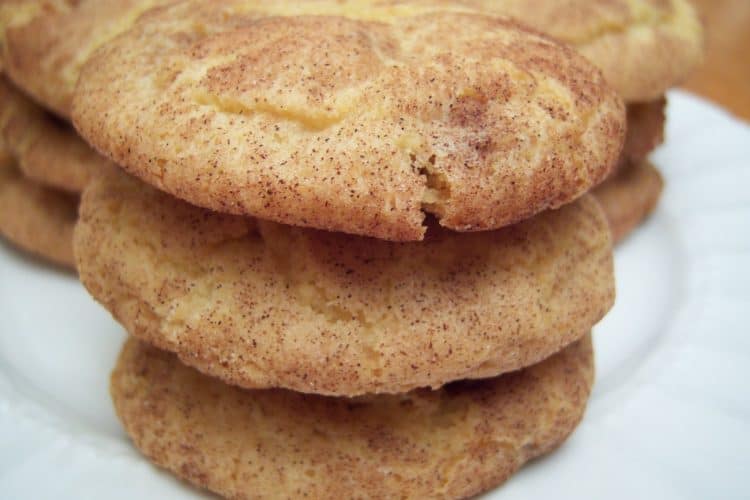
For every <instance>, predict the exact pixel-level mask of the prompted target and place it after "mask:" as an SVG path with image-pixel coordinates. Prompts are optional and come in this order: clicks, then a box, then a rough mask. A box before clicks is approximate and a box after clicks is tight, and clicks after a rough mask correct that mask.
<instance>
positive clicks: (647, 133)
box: [618, 97, 667, 170]
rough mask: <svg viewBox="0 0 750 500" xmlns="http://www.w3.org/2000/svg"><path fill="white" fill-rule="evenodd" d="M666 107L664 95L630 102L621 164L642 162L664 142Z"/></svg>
mask: <svg viewBox="0 0 750 500" xmlns="http://www.w3.org/2000/svg"><path fill="white" fill-rule="evenodd" d="M666 107H667V100H666V98H664V97H662V98H661V99H657V100H655V101H649V102H642V103H631V104H628V106H627V113H628V132H627V135H626V136H625V146H624V147H623V150H622V153H621V155H620V166H625V165H629V164H632V163H641V162H642V161H644V160H645V159H646V158H647V157H648V155H649V154H650V153H651V152H652V151H653V150H654V149H656V147H657V146H659V145H660V144H662V143H663V142H664V125H665V123H666V121H667V118H666V115H665V109H666ZM618 170H619V168H618Z"/></svg>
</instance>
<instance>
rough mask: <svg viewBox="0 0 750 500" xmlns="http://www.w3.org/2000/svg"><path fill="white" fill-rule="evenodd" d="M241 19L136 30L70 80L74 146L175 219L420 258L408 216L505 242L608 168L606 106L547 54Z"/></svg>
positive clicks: (168, 12) (517, 46)
mask: <svg viewBox="0 0 750 500" xmlns="http://www.w3.org/2000/svg"><path fill="white" fill-rule="evenodd" d="M256 4H258V2H248V1H241V0H234V1H232V0H224V1H219V2H214V1H208V0H197V1H189V2H180V3H177V4H174V5H171V6H169V7H164V8H161V9H157V10H154V11H151V12H150V13H149V14H147V15H144V16H142V17H141V18H140V19H139V21H138V22H137V23H136V24H135V26H134V27H133V28H132V29H131V30H129V31H128V32H126V33H125V34H123V35H122V36H120V37H118V38H117V39H115V40H113V41H112V42H111V43H109V44H107V45H106V46H105V47H103V48H102V49H101V50H99V51H97V52H96V54H95V55H94V56H93V57H92V58H91V59H90V60H89V62H88V63H87V64H86V65H85V67H84V69H83V71H82V73H81V78H80V80H79V85H78V87H77V92H76V95H75V97H74V104H73V119H74V122H75V124H76V127H77V128H78V129H79V132H81V134H82V135H83V136H84V138H86V139H87V140H88V141H89V142H90V143H91V144H93V145H94V146H95V147H96V148H97V149H99V150H100V151H101V152H103V153H104V154H105V155H108V156H110V157H111V158H112V159H113V160H115V162H116V163H118V164H120V165H123V166H124V168H125V169H126V170H128V171H129V172H131V173H133V174H135V175H137V176H139V177H141V178H142V179H143V180H145V181H146V182H148V183H151V184H154V185H156V186H157V187H159V188H160V189H162V190H164V191H167V192H169V193H171V194H173V195H175V196H177V197H179V198H183V199H185V200H187V201H189V202H191V203H193V204H196V205H200V206H203V207H206V208H210V209H213V210H216V211H220V212H227V213H235V214H241V215H253V216H258V217H261V218H265V219H269V220H273V221H275V222H280V223H284V224H292V225H299V226H308V227H315V228H319V229H326V230H332V231H342V232H347V233H353V234H360V235H366V236H373V237H377V238H383V239H389V240H397V241H411V240H421V239H422V238H423V236H424V232H425V229H426V227H425V225H424V224H423V221H424V219H425V213H431V214H434V215H436V216H437V217H438V219H439V221H440V224H441V225H443V226H445V227H448V228H451V229H453V230H458V231H478V230H490V229H494V228H499V227H503V226H505V225H509V224H512V223H514V222H517V221H519V220H523V219H525V218H528V217H530V216H532V215H534V214H535V213H538V212H540V211H542V210H545V209H547V208H554V207H558V206H561V205H563V204H565V203H568V202H570V201H572V200H573V199H575V198H577V197H579V196H580V195H582V194H583V193H584V192H586V191H587V190H588V189H589V188H590V187H591V186H593V185H596V184H598V183H599V182H600V181H602V180H603V179H604V178H605V177H606V176H607V174H608V173H609V172H610V171H611V169H612V168H613V167H614V166H615V163H616V161H617V157H618V155H619V152H620V149H621V147H622V141H623V137H624V131H625V116H624V115H625V113H624V108H623V106H622V102H621V101H620V100H619V98H618V97H617V95H616V94H615V92H614V91H613V90H611V89H610V88H609V87H608V86H607V85H606V84H605V82H604V80H603V78H602V77H601V74H600V73H599V72H598V71H596V69H595V68H594V67H593V66H591V65H590V64H589V63H588V62H587V61H585V59H584V58H583V57H581V56H580V55H579V54H577V53H576V52H575V51H573V50H571V49H569V48H567V47H565V46H563V45H560V44H558V43H557V42H554V41H552V40H550V39H548V38H545V37H543V36H541V35H538V34H536V33H532V32H530V31H528V30H526V29H525V28H521V27H519V26H518V25H516V24H513V23H511V22H509V21H505V20H502V19H499V18H496V17H490V16H483V15H476V14H460V13H453V12H439V13H434V14H426V15H418V14H417V15H411V14H410V13H409V12H408V11H407V10H399V11H394V10H393V9H382V8H373V9H363V10H352V9H349V8H347V4H342V3H339V2H330V4H329V5H328V9H329V11H330V12H331V13H339V14H341V15H339V16H299V15H293V14H294V13H295V10H296V9H298V7H297V5H298V4H296V3H294V4H292V3H286V4H284V5H285V6H286V7H288V8H289V14H290V15H288V16H276V17H269V16H268V15H266V14H265V13H264V12H263V11H262V9H261V8H260V7H258V8H256V7H257V5H256ZM264 5H265V4H264ZM302 5H303V7H304V5H305V4H302ZM299 10H301V11H304V10H305V9H304V8H299ZM154 68H159V69H158V71H154Z"/></svg>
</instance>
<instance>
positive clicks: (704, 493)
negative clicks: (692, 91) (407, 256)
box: [0, 92, 750, 500]
mask: <svg viewBox="0 0 750 500" xmlns="http://www.w3.org/2000/svg"><path fill="white" fill-rule="evenodd" d="M667 132H668V134H667V145H666V146H664V147H662V148H661V149H660V150H659V151H658V152H657V153H656V154H655V155H654V162H655V163H656V165H657V166H659V167H660V168H661V170H662V172H663V173H664V177H665V179H666V190H665V194H664V198H663V200H662V203H661V205H660V207H659V209H658V210H657V212H656V213H655V215H654V216H653V217H652V218H651V219H650V220H649V222H648V223H647V224H646V225H644V226H643V227H642V228H641V229H640V230H639V231H638V232H637V233H635V234H634V235H633V236H632V237H630V238H629V239H628V240H626V241H625V243H624V244H623V245H622V246H621V247H620V248H619V249H618V250H617V255H616V266H617V279H618V284H617V292H618V298H617V304H616V306H615V308H614V309H613V310H612V312H611V313H610V314H609V316H607V317H606V318H605V320H604V321H603V322H602V323H601V324H600V325H598V326H597V328H596V329H595V344H596V349H597V351H596V353H597V375H598V378H597V383H596V386H595V389H594V393H593V396H592V399H591V402H590V404H589V409H588V413H587V415H586V418H585V420H584V422H583V423H582V424H581V426H580V428H579V429H578V430H577V431H576V433H575V434H574V435H573V436H572V437H571V439H570V440H569V441H568V443H567V444H566V445H565V446H563V447H562V448H561V449H560V450H559V451H558V452H556V453H554V454H552V455H550V456H548V457H546V458H543V459H540V460H537V461H535V462H534V463H532V464H530V465H529V466H528V467H526V468H525V469H523V470H522V471H521V472H520V473H519V474H518V475H516V476H515V477H513V478H512V479H511V480H510V481H509V482H508V483H506V484H505V485H504V486H503V487H501V488H499V489H498V490H496V491H494V492H492V493H490V494H489V495H487V498H493V499H494V498H498V499H530V498H545V499H546V498H555V499H556V500H562V499H576V500H580V499H582V498H607V499H609V500H615V499H628V500H631V499H633V498H659V499H662V500H665V499H673V498H674V499H678V498H679V499H684V498H696V499H699V498H700V499H704V498H722V499H730V498H747V497H748V495H750V487H748V479H747V457H746V454H747V453H748V452H750V390H749V389H748V381H750V327H748V312H750V127H748V126H747V125H745V124H743V123H742V122H739V121H736V120H734V119H733V118H731V117H730V116H729V115H727V114H726V113H724V112H723V111H721V110H720V109H718V108H716V107H714V106H712V105H710V104H708V103H706V102H704V101H702V100H700V99H698V98H696V97H693V96H691V95H688V94H685V93H681V92H673V93H671V94H670V105H669V121H668V129H667ZM123 339H124V332H123V331H122V329H121V328H120V327H119V326H118V325H117V324H116V323H115V322H114V321H113V320H112V319H111V318H110V317H109V315H108V313H106V312H105V311H104V310H103V309H102V308H101V307H99V306H98V305H97V304H96V303H94V301H93V300H92V299H91V298H90V297H89V296H88V295H87V293H86V292H85V290H84V289H83V287H82V286H81V285H80V284H78V282H77V281H76V279H75V277H74V276H73V275H70V274H65V273H63V272H60V271H57V270H54V269H51V268H49V267H47V266H45V265H43V264H40V263H38V262H36V261H33V260H30V259H28V258H26V257H24V256H22V255H21V254H19V253H17V252H16V251H14V250H12V249H10V248H9V247H8V246H7V245H2V244H0V497H2V498H19V499H21V498H23V499H26V498H34V499H47V498H49V499H52V498H54V499H60V498H71V499H73V498H75V499H100V498H111V499H131V498H139V499H161V498H204V494H202V493H201V492H199V491H197V490H194V489H191V488H190V487H187V486H185V485H183V484H182V483H180V482H179V481H177V480H175V479H173V478H172V477H171V476H170V475H169V474H167V473H164V472H161V471H159V470H157V469H156V468H154V467H152V466H151V465H149V463H148V462H146V461H145V460H144V459H142V458H141V457H140V455H139V454H138V453H137V452H136V451H135V449H134V448H133V447H132V446H131V445H130V443H129V441H128V440H127V438H126V437H125V435H124V433H123V431H122V430H121V429H120V426H119V424H118V422H117V419H116V418H115V415H114V412H113V410H112V406H111V403H110V399H109V395H108V393H107V385H108V379H109V372H110V370H111V368H112V366H113V364H114V360H115V357H116V355H117V353H118V351H119V349H120V346H121V343H122V341H123Z"/></svg>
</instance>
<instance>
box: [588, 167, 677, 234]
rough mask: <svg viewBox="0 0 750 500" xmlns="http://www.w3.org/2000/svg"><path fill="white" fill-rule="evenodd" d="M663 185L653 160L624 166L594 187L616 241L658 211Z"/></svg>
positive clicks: (594, 192)
mask: <svg viewBox="0 0 750 500" xmlns="http://www.w3.org/2000/svg"><path fill="white" fill-rule="evenodd" d="M663 188H664V180H663V179H662V177H661V174H660V173H659V171H658V170H657V169H656V168H655V167H654V166H653V165H652V164H651V163H649V162H642V163H640V164H631V165H627V166H625V167H623V168H622V169H621V170H619V171H617V173H615V175H614V176H613V177H611V178H609V179H607V180H606V181H605V182H604V183H603V184H602V185H600V186H599V187H597V188H596V189H595V190H594V191H593V194H594V196H595V197H596V199H597V200H599V203H600V204H601V205H602V208H604V213H605V214H606V215H607V220H608V221H609V225H610V229H611V231H612V239H613V241H614V242H615V243H619V242H620V241H622V240H623V239H625V237H626V236H628V235H629V234H630V233H631V232H632V231H633V230H634V229H635V228H636V227H638V226H639V225H640V224H641V223H642V222H643V221H644V220H645V219H646V218H647V217H648V216H649V215H650V214H651V212H653V211H654V209H655V208H656V204H657V203H658V202H659V198H660V197H661V192H662V189H663Z"/></svg>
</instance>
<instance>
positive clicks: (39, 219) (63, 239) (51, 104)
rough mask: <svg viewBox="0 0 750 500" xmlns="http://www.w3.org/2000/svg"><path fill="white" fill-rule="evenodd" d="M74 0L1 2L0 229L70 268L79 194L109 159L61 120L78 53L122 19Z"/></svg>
mask: <svg viewBox="0 0 750 500" xmlns="http://www.w3.org/2000/svg"><path fill="white" fill-rule="evenodd" d="M131 3H132V2H131ZM151 3H152V4H153V3H154V2H151ZM73 4H74V3H73V2H67V1H62V0H33V1H32V0H4V1H3V2H0V49H2V50H1V52H0V70H2V72H3V73H5V76H0V235H2V236H3V237H5V238H6V239H7V240H8V241H9V242H11V243H13V244H14V245H15V246H16V247H18V248H19V249H22V250H24V251H26V252H29V253H31V254H33V255H35V256H37V257H40V258H42V259H44V260H46V261H49V262H51V263H54V264H57V265H60V266H63V267H65V268H68V269H71V270H74V269H75V259H74V257H73V226H74V224H75V222H76V219H77V211H78V199H79V196H80V193H81V192H82V191H83V189H84V188H85V186H86V184H87V183H88V181H89V180H90V179H91V178H92V177H93V176H94V175H95V174H96V173H98V172H100V171H103V170H106V169H108V168H111V165H110V163H109V162H108V161H107V160H106V159H105V158H104V157H102V156H100V155H99V154H97V153H96V152H95V151H94V150H93V149H91V148H90V147H89V145H88V144H87V143H86V142H85V141H83V140H82V139H81V138H80V137H79V136H78V135H77V134H76V132H75V129H73V127H72V126H70V124H69V123H67V122H68V120H69V118H70V102H71V100H72V98H73V90H74V88H75V83H76V81H77V78H78V72H79V71H80V66H81V64H83V62H84V61H85V59H84V58H85V57H86V55H87V54H90V52H92V51H93V47H92V44H98V43H103V41H104V40H102V33H101V32H99V31H101V29H102V26H104V29H106V30H107V33H108V35H109V36H110V37H113V36H114V35H115V32H114V30H113V29H112V26H114V25H115V23H120V22H121V19H119V20H118V16H106V17H108V19H109V22H108V23H103V22H102V21H103V19H102V18H101V16H100V18H96V17H95V16H91V15H89V14H90V12H89V11H91V10H92V7H93V6H94V5H95V4H96V2H88V3H87V5H88V7H87V8H86V9H83V11H81V9H74V8H73ZM102 4H112V6H113V7H114V6H115V5H120V4H122V2H111V1H108V2H102ZM81 7H83V5H81ZM124 7H125V6H124V4H122V5H121V6H120V10H119V11H114V10H111V12H112V13H113V14H114V13H117V14H120V15H122V14H124V13H125V9H124ZM94 27H97V29H98V30H99V31H97V29H93V28H94ZM71 35H73V36H71ZM89 48H90V49H91V50H87V49H89ZM11 80H12V81H11ZM17 86H18V87H17Z"/></svg>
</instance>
